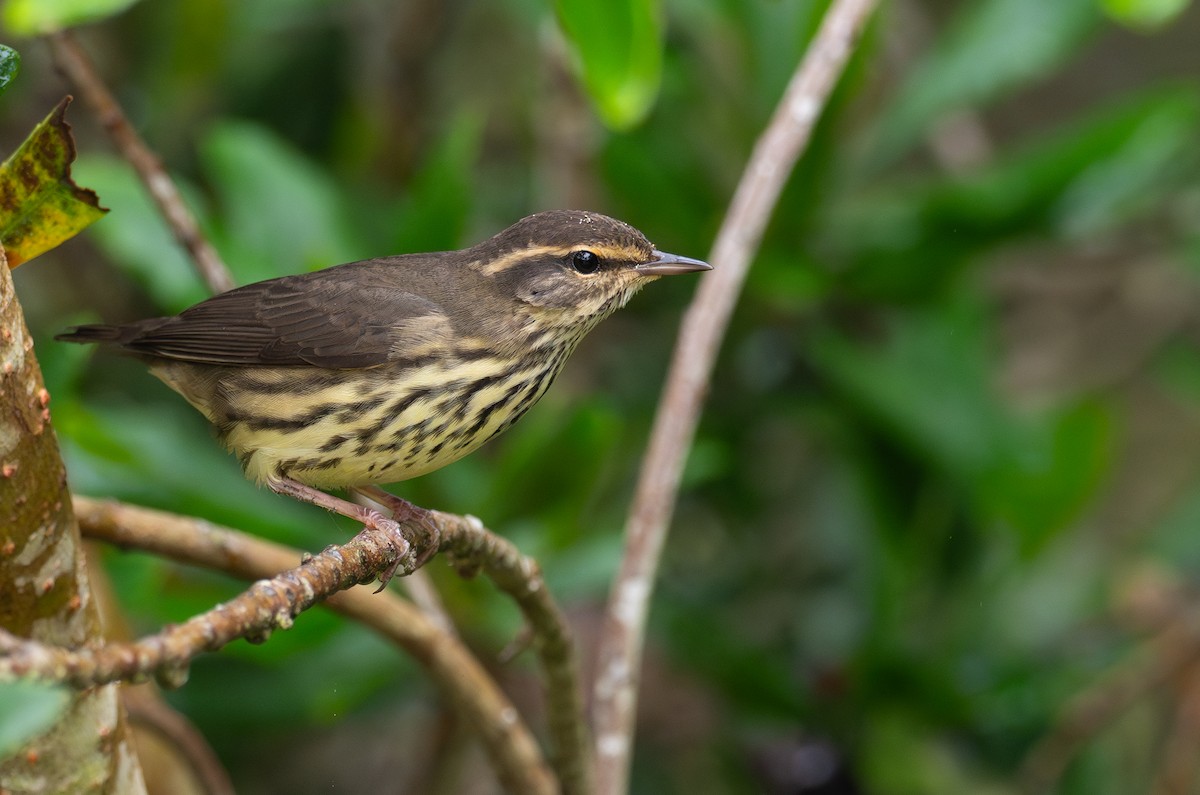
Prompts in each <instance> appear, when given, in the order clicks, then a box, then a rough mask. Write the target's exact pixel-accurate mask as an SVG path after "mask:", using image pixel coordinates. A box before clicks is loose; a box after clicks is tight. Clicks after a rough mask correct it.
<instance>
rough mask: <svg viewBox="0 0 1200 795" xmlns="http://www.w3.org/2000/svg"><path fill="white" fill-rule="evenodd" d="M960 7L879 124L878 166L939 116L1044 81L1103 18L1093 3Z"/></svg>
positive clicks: (1040, 0)
mask: <svg viewBox="0 0 1200 795" xmlns="http://www.w3.org/2000/svg"><path fill="white" fill-rule="evenodd" d="M961 8H962V10H961V11H960V12H959V13H958V15H957V16H956V17H955V19H954V20H953V21H952V22H951V24H950V28H949V30H948V31H947V32H946V34H945V35H944V36H941V37H939V38H938V42H937V44H936V45H935V46H934V48H933V50H932V51H931V52H930V53H929V55H928V56H927V57H926V58H925V59H924V60H923V61H922V62H921V63H919V64H918V65H917V66H916V68H914V69H913V70H912V72H911V73H910V74H909V76H908V79H907V80H906V81H905V83H904V87H903V88H902V89H901V90H900V91H899V92H898V94H897V98H896V100H895V102H894V103H893V105H892V107H891V108H890V109H889V110H888V112H887V113H885V114H883V116H882V117H881V118H880V120H879V123H878V125H877V127H876V135H877V141H876V150H875V152H874V153H873V156H872V157H871V160H872V161H873V162H874V165H875V166H876V167H879V166H881V165H883V164H886V163H888V162H891V161H892V160H893V159H895V158H896V157H899V156H900V155H901V154H903V153H904V151H906V150H907V149H908V147H909V146H910V145H911V144H912V143H913V142H914V141H916V140H917V139H918V138H919V137H920V136H921V135H922V134H923V133H924V131H925V130H926V129H927V128H928V126H929V125H930V124H932V123H934V122H935V121H937V119H938V118H939V117H940V116H942V115H943V114H945V113H947V112H949V111H952V110H960V109H963V108H970V107H976V106H979V105H982V104H983V103H985V102H987V101H988V100H990V99H993V98H995V97H996V96H998V95H1000V94H1002V93H1003V92H1005V91H1008V90H1011V89H1013V88H1015V87H1017V86H1019V85H1021V84H1023V83H1027V82H1029V81H1031V80H1035V79H1037V78H1039V77H1041V76H1042V75H1045V74H1047V73H1048V72H1049V71H1050V70H1051V69H1053V68H1054V67H1055V66H1057V65H1058V64H1060V63H1061V62H1062V61H1063V60H1065V59H1066V58H1067V57H1068V56H1070V55H1071V54H1073V53H1074V52H1075V51H1076V50H1077V48H1078V46H1079V44H1080V43H1081V42H1082V41H1083V40H1084V39H1085V38H1086V37H1087V36H1088V34H1089V33H1091V31H1093V30H1094V29H1096V28H1097V27H1098V25H1097V22H1098V21H1099V19H1100V14H1099V12H1098V11H1097V10H1096V6H1095V2H1094V0H1054V2H1046V0H985V2H980V3H964V4H962V6H961Z"/></svg>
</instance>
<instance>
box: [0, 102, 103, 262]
mask: <svg viewBox="0 0 1200 795" xmlns="http://www.w3.org/2000/svg"><path fill="white" fill-rule="evenodd" d="M70 103H71V98H70V97H65V98H64V99H63V101H62V102H60V103H58V106H57V107H56V108H55V109H54V110H52V111H51V112H50V115H49V116H47V117H46V118H45V119H43V120H42V122H41V123H40V124H38V126H37V127H35V128H34V130H33V132H32V133H30V135H29V137H28V138H26V139H25V143H23V144H21V146H20V148H19V149H17V151H15V152H13V154H12V156H11V157H9V158H8V160H5V161H4V163H3V165H0V241H2V242H3V243H4V248H5V250H6V252H7V253H8V265H9V267H10V268H15V267H17V266H18V265H20V264H21V263H22V262H25V261H27V260H31V259H33V258H34V257H36V256H37V255H38V254H41V253H43V252H46V251H49V250H50V249H52V248H54V247H55V246H57V245H58V244H60V243H62V242H63V241H64V240H67V239H69V238H71V237H74V236H75V235H76V234H78V233H79V231H80V230H82V229H83V228H84V227H86V226H88V225H89V224H91V223H93V222H94V221H97V220H99V219H100V217H101V216H103V215H104V214H105V213H106V212H108V210H107V209H105V208H103V207H101V206H100V200H99V198H98V197H97V196H96V193H95V192H94V191H91V190H88V189H87V188H81V187H79V186H78V185H76V184H75V183H74V181H72V180H71V162H72V161H73V160H74V159H75V140H74V139H73V138H72V137H71V125H69V124H67V122H66V121H65V119H64V118H63V117H64V114H65V113H66V111H67V105H69V104H70Z"/></svg>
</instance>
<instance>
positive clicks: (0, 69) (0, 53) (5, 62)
mask: <svg viewBox="0 0 1200 795" xmlns="http://www.w3.org/2000/svg"><path fill="white" fill-rule="evenodd" d="M20 71H21V54H20V53H19V52H17V51H16V50H14V49H13V48H12V47H7V46H5V45H3V44H0V94H3V93H4V92H5V91H6V90H8V84H9V83H11V82H12V81H13V80H15V79H16V77H17V73H18V72H20Z"/></svg>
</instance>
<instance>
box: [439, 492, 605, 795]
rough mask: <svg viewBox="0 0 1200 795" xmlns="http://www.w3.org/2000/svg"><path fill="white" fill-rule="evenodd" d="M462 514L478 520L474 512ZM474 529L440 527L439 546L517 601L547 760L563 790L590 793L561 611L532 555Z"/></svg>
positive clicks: (574, 669)
mask: <svg viewBox="0 0 1200 795" xmlns="http://www.w3.org/2000/svg"><path fill="white" fill-rule="evenodd" d="M437 515H438V516H441V514H437ZM466 520H467V521H474V522H476V523H477V522H478V521H479V520H478V519H475V517H473V516H468V517H466ZM477 530H478V532H473V533H463V532H457V533H447V532H446V530H445V528H444V527H443V529H442V547H441V548H442V551H443V552H444V553H447V554H448V555H450V558H451V562H453V563H454V564H455V565H456V566H457V567H458V569H459V571H460V573H463V574H465V575H470V574H472V573H473V572H474V571H475V570H478V569H480V568H481V569H482V570H483V572H484V573H485V574H487V576H488V577H489V578H490V579H491V580H492V582H494V583H495V584H496V587H497V588H499V589H500V590H502V591H504V592H505V593H507V594H508V595H509V596H511V597H512V598H513V599H514V600H515V601H516V603H517V607H519V608H520V610H521V613H522V615H524V617H525V621H526V623H527V624H528V626H529V629H530V630H532V632H533V646H534V649H535V650H536V652H537V655H538V660H539V662H540V663H541V665H542V669H543V673H544V675H545V683H544V686H545V697H546V712H547V716H546V720H547V723H548V724H549V728H550V737H551V741H552V748H553V756H552V760H551V761H552V763H553V765H554V769H555V770H557V771H558V776H559V780H560V782H561V783H562V790H563V792H564V793H566V795H585V794H586V793H590V792H592V791H593V789H592V781H591V776H590V761H589V760H590V757H591V754H590V753H589V750H590V744H589V743H590V739H589V737H588V733H587V725H586V724H585V723H584V720H583V691H582V685H581V682H580V678H579V659H578V654H577V652H576V649H575V645H574V643H573V642H572V638H571V631H570V627H569V625H568V624H567V620H566V617H565V616H563V614H562V611H561V610H559V608H558V605H557V604H556V603H555V602H554V599H553V598H552V597H551V595H550V589H549V588H547V587H546V582H545V580H543V579H542V572H541V569H540V568H539V567H538V564H537V561H535V560H533V558H528V557H525V556H524V555H522V554H521V553H520V551H519V550H518V549H517V548H516V547H515V546H514V545H513V544H512V542H510V541H508V540H507V539H504V538H501V537H500V536H497V535H495V534H494V533H489V532H487V531H486V530H484V528H483V526H482V525H481V524H480V525H478V526H477Z"/></svg>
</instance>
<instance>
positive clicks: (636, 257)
mask: <svg viewBox="0 0 1200 795" xmlns="http://www.w3.org/2000/svg"><path fill="white" fill-rule="evenodd" d="M580 248H588V249H589V250H591V251H594V252H596V254H597V255H598V256H600V257H603V258H604V259H613V260H617V261H620V262H641V261H643V259H644V258H645V252H643V251H640V250H639V249H636V248H630V247H627V246H621V247H620V248H617V247H614V246H530V247H529V248H522V249H517V250H515V251H510V252H508V253H507V254H505V255H504V256H502V257H499V258H497V259H494V260H492V261H491V262H488V263H487V264H485V265H483V267H482V268H481V269H480V270H481V271H482V272H483V273H486V274H488V275H489V276H491V275H495V274H497V273H501V272H503V271H506V270H508V269H509V268H511V267H512V266H514V265H516V264H517V263H519V262H522V261H524V260H526V259H529V258H530V257H537V256H541V255H543V254H548V255H551V256H555V257H565V256H567V255H568V254H570V253H571V252H572V251H577V250H579V249H580Z"/></svg>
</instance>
